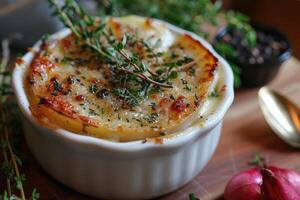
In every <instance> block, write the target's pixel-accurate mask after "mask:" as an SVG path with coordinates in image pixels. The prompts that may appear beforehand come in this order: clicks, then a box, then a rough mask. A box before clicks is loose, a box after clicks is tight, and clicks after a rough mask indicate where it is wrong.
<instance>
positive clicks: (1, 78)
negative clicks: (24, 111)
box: [0, 39, 39, 200]
mask: <svg viewBox="0 0 300 200" xmlns="http://www.w3.org/2000/svg"><path fill="white" fill-rule="evenodd" d="M9 41H10V39H4V40H3V41H2V59H1V63H0V149H1V151H2V155H3V157H1V163H0V164H1V166H0V169H1V173H2V174H3V177H5V178H6V185H7V187H6V189H5V190H4V191H3V193H2V192H1V194H0V199H3V200H29V199H30V200H37V199H38V198H39V193H38V192H37V190H36V189H35V188H34V189H33V190H32V194H31V197H30V198H26V194H25V191H24V185H23V184H24V181H25V175H24V174H22V172H21V170H20V167H21V166H22V160H21V158H20V157H19V156H18V154H17V153H16V147H17V146H16V144H15V143H16V142H17V141H16V140H17V138H18V137H19V136H20V135H16V134H17V133H19V132H17V133H15V132H12V130H16V128H17V127H19V126H16V124H17V123H19V120H18V118H17V117H13V118H12V117H7V116H9V115H10V116H11V115H16V113H17V111H16V110H15V109H14V108H16V105H15V101H11V100H12V98H11V97H12V96H11V95H13V92H12V88H11V84H10V82H11V71H10V70H9V69H8V62H9V59H10V51H9ZM8 111H9V115H8ZM11 124H13V125H11ZM17 136H18V137H17ZM18 139H20V138H18ZM2 159H3V160H2ZM1 176H2V175H1Z"/></svg>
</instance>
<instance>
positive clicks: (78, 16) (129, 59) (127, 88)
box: [48, 0, 172, 106]
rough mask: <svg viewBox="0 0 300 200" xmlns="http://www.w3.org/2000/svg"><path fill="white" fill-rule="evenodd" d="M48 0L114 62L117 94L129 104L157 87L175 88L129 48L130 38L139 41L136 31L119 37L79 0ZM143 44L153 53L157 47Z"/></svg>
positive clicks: (80, 35) (93, 47) (104, 57)
mask: <svg viewBox="0 0 300 200" xmlns="http://www.w3.org/2000/svg"><path fill="white" fill-rule="evenodd" d="M48 1H49V3H50V6H51V7H53V8H54V15H56V16H57V17H58V18H59V19H60V20H61V22H62V23H63V24H64V25H65V26H66V27H68V28H70V29H71V31H72V33H73V34H74V35H75V36H76V37H77V38H78V39H79V40H80V41H81V42H83V47H84V46H86V47H88V48H89V49H90V50H92V52H94V53H96V54H97V56H99V57H100V58H102V60H103V61H104V62H105V63H107V64H110V66H111V70H112V71H113V72H114V74H115V75H116V77H115V78H114V79H112V80H111V82H112V83H113V86H114V87H113V94H114V95H116V96H117V97H118V98H120V99H122V100H124V101H125V102H126V103H127V104H128V105H129V106H136V105H137V104H138V103H139V102H140V101H141V100H143V99H145V98H146V97H147V95H148V94H149V92H150V91H153V90H157V88H158V89H159V88H172V85H171V84H170V83H169V82H167V81H168V79H167V78H166V77H162V76H161V75H158V74H157V73H156V72H153V71H151V70H150V66H149V65H148V64H146V63H144V62H143V60H141V59H140V58H139V57H138V56H137V55H136V54H135V53H134V52H131V51H130V50H129V49H128V48H127V44H128V43H129V42H133V41H134V42H135V43H137V42H138V41H137V40H136V39H134V36H133V35H124V36H123V38H122V40H121V41H119V40H118V39H117V38H115V36H114V35H113V34H112V32H111V30H107V29H106V28H105V20H104V19H103V20H101V19H100V18H96V17H93V16H90V15H88V14H87V13H85V12H84V11H83V9H82V8H81V7H80V6H79V5H78V3H77V2H76V1H74V0H65V1H64V2H63V5H62V6H60V5H59V3H58V1H57V0H48ZM100 38H101V40H100ZM103 40H104V41H103ZM142 44H143V46H144V47H145V48H146V49H147V51H148V52H150V53H152V54H153V52H154V51H153V48H154V47H150V46H149V45H147V44H146V43H145V42H143V43H142ZM149 49H150V50H149ZM155 56H157V55H155Z"/></svg>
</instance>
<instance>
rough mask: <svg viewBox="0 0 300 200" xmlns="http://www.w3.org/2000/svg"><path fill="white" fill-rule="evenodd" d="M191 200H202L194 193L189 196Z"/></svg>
mask: <svg viewBox="0 0 300 200" xmlns="http://www.w3.org/2000/svg"><path fill="white" fill-rule="evenodd" d="M189 200H200V198H198V197H197V196H196V195H195V194H194V193H190V194H189Z"/></svg>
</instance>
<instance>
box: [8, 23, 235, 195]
mask: <svg viewBox="0 0 300 200" xmlns="http://www.w3.org/2000/svg"><path fill="white" fill-rule="evenodd" d="M155 22H157V23H164V24H166V26H167V27H168V28H170V29H171V30H173V31H175V32H177V33H186V34H190V35H191V36H192V37H194V38H195V39H197V40H199V41H200V42H201V43H202V44H203V45H204V46H205V47H206V48H208V49H209V50H210V51H211V52H212V53H213V54H214V55H215V56H216V57H217V58H218V59H219V70H222V71H223V78H222V81H223V84H225V85H226V86H227V89H226V91H225V92H224V94H223V96H222V99H221V101H220V103H219V105H218V107H217V108H216V110H215V112H214V113H213V114H211V115H209V117H208V119H207V122H206V125H205V127H204V128H200V127H199V126H191V127H189V128H187V129H185V130H184V131H183V132H182V133H181V134H180V135H179V136H177V137H172V138H170V139H168V140H165V141H164V143H163V144H154V143H152V142H149V143H142V142H141V141H134V142H127V143H115V142H110V141H106V140H102V139H98V138H94V137H89V136H84V135H79V134H75V133H72V132H69V131H66V130H63V129H58V130H50V129H47V128H44V127H43V126H41V125H40V124H39V123H38V122H37V120H36V119H35V118H34V117H33V116H32V113H31V111H30V109H29V101H28V98H27V96H26V93H25V89H24V80H25V77H26V69H27V68H28V66H29V64H30V63H31V61H32V59H33V56H34V54H33V53H32V52H28V53H27V54H26V55H25V56H24V57H23V60H24V63H23V64H21V65H18V66H16V68H15V70H14V73H13V86H14V91H15V95H16V98H17V101H18V104H19V107H20V110H21V113H22V116H23V122H24V123H23V124H24V131H25V137H26V140H27V143H28V146H29V148H30V150H31V152H32V154H33V155H34V157H35V158H36V160H37V161H38V163H39V164H40V165H41V166H42V167H43V168H44V169H45V170H46V171H47V172H48V173H49V174H50V175H51V176H52V177H54V178H55V179H57V180H58V181H59V182H61V183H63V184H65V185H67V186H69V187H70V188H73V189H74V190H76V191H79V192H81V193H84V194H87V195H90V196H93V197H98V198H105V199H147V198H153V197H157V196H160V195H163V194H166V193H168V192H171V191H173V190H175V189H177V188H179V187H180V186H182V185H184V184H185V183H187V182H188V181H190V180H191V179H192V178H193V177H195V176H196V175H197V174H198V173H199V172H200V171H201V170H202V169H203V167H204V166H205V165H206V164H207V162H208V161H209V159H210V158H211V156H212V154H213V152H214V151H215V149H216V146H217V144H218V141H219V136H220V132H221V126H222V121H223V117H224V115H225V112H226V111H227V110H228V108H229V106H230V105H231V103H232V101H233V96H234V95H233V77H232V72H231V69H230V66H229V65H228V64H227V62H226V61H225V60H224V59H223V58H222V57H220V56H219V55H218V54H217V53H216V52H215V51H214V50H213V48H212V47H211V46H210V45H209V44H208V43H207V42H206V41H205V40H204V39H202V38H201V37H199V36H197V35H195V34H193V33H190V32H187V31H184V30H182V29H180V28H177V27H174V26H172V25H170V24H168V23H165V22H163V21H160V20H155ZM68 32H69V30H62V31H60V32H59V33H57V34H55V35H53V37H54V38H60V37H62V36H63V35H66V34H67V33H68ZM39 45H40V42H38V43H37V44H36V45H35V46H34V48H33V49H35V50H38V49H39Z"/></svg>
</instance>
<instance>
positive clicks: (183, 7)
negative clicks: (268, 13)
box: [95, 0, 256, 87]
mask: <svg viewBox="0 0 300 200" xmlns="http://www.w3.org/2000/svg"><path fill="white" fill-rule="evenodd" d="M95 1H96V2H97V4H98V5H99V8H98V10H99V14H100V15H112V16H123V15H128V14H138V15H144V16H149V17H155V18H159V19H163V20H166V21H169V22H170V23H173V24H176V25H178V26H180V27H182V28H184V29H187V30H189V31H192V32H195V33H197V34H199V35H201V36H204V37H207V38H208V36H209V35H212V34H210V33H209V32H210V31H209V32H207V31H206V29H205V27H207V26H206V25H209V26H211V27H218V25H222V24H223V23H224V21H225V23H226V24H227V26H228V27H229V28H230V29H234V30H237V31H239V32H241V33H242V34H243V36H244V37H245V40H246V42H247V43H248V46H249V47H254V46H255V45H256V32H255V29H254V28H253V27H252V26H251V25H250V24H249V22H250V19H249V18H248V17H247V16H246V15H243V14H242V13H240V12H237V11H233V10H229V11H223V10H222V0H216V1H212V0H189V1H174V0H164V1H161V0H146V1H141V0H95ZM208 39H209V38H208ZM214 43H215V45H217V46H218V48H217V49H216V50H217V51H218V53H220V54H221V55H223V56H224V55H225V54H226V55H229V56H230V57H233V56H235V53H234V52H233V51H231V50H230V49H229V48H230V46H229V45H228V46H229V47H226V48H223V47H224V46H225V45H224V44H220V42H218V41H215V42H214ZM226 58H227V57H226ZM230 65H231V67H232V69H233V73H234V85H235V87H240V85H241V80H240V79H241V77H240V76H241V73H242V72H241V69H240V67H239V66H237V65H236V64H235V63H230Z"/></svg>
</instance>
